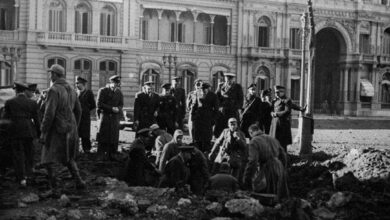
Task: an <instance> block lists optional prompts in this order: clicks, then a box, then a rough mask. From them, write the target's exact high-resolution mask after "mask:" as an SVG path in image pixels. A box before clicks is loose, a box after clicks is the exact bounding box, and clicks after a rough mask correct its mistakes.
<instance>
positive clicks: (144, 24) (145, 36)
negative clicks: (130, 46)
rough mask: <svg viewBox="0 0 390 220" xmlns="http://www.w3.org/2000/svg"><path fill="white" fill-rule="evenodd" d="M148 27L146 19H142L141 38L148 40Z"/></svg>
mask: <svg viewBox="0 0 390 220" xmlns="http://www.w3.org/2000/svg"><path fill="white" fill-rule="evenodd" d="M148 29H149V23H148V21H145V20H143V21H142V40H148V39H149V36H148Z"/></svg>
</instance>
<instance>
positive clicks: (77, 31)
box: [75, 11, 81, 33]
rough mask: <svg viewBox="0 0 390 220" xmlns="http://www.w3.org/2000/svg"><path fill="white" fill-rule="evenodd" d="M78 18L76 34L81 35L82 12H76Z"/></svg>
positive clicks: (76, 20) (76, 19)
mask: <svg viewBox="0 0 390 220" xmlns="http://www.w3.org/2000/svg"><path fill="white" fill-rule="evenodd" d="M75 15H76V17H75V24H76V25H75V32H76V33H81V20H80V12H79V11H76V14H75Z"/></svg>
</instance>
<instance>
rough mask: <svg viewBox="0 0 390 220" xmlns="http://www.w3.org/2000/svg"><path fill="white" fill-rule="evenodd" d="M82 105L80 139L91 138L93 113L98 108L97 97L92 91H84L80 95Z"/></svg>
mask: <svg viewBox="0 0 390 220" xmlns="http://www.w3.org/2000/svg"><path fill="white" fill-rule="evenodd" d="M78 97H79V101H80V105H81V120H80V124H79V137H81V138H88V139H89V138H90V136H91V111H92V110H93V109H95V108H96V102H95V97H94V95H93V93H92V91H91V90H88V89H86V90H84V91H82V92H80V93H79V94H78Z"/></svg>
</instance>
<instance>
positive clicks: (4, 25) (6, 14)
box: [0, 0, 18, 30]
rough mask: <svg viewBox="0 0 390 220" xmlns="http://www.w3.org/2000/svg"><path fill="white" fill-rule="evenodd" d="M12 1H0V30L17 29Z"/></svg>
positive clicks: (13, 2)
mask: <svg viewBox="0 0 390 220" xmlns="http://www.w3.org/2000/svg"><path fill="white" fill-rule="evenodd" d="M14 5H15V1H14V0H1V1H0V30H15V29H16V28H17V27H18V24H17V21H15V13H17V10H16V7H14Z"/></svg>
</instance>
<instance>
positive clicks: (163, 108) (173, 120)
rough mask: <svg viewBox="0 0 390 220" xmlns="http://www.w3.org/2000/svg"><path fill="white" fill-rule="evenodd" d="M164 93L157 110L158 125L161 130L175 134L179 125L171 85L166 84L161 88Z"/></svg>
mask: <svg viewBox="0 0 390 220" xmlns="http://www.w3.org/2000/svg"><path fill="white" fill-rule="evenodd" d="M161 88H162V93H161V95H160V98H159V103H158V108H157V124H158V126H160V128H161V129H164V130H166V131H167V132H168V133H170V134H173V132H174V131H175V128H176V127H177V126H178V125H177V116H178V115H177V109H176V100H175V98H174V97H173V96H172V95H171V94H170V89H171V84H170V83H165V84H163V85H162V86H161Z"/></svg>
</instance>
